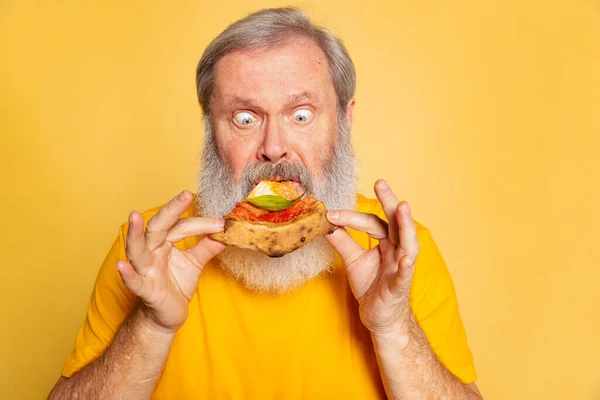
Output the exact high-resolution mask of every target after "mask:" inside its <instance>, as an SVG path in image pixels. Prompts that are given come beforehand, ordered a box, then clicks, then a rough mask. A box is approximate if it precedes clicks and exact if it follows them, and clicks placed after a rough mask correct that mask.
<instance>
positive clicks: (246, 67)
mask: <svg viewBox="0 0 600 400" xmlns="http://www.w3.org/2000/svg"><path fill="white" fill-rule="evenodd" d="M215 78H216V81H215V90H214V92H213V100H214V101H217V102H220V101H228V100H231V99H233V98H252V99H255V100H258V101H282V102H283V101H285V100H288V99H289V98H290V97H293V96H294V95H299V94H302V93H309V94H311V95H312V96H314V97H315V98H316V99H318V100H320V101H321V102H324V101H331V100H332V99H334V98H335V91H334V87H333V83H332V82H331V78H330V75H329V65H328V63H327V59H326V57H325V54H324V53H323V51H322V50H321V49H320V48H319V47H318V46H317V45H316V44H315V43H314V42H313V41H312V40H309V39H304V38H301V39H297V40H294V41H293V42H291V43H289V44H286V45H282V46H278V47H275V48H272V49H268V50H252V51H235V52H231V53H229V54H227V55H225V56H224V57H223V58H221V59H220V60H219V62H218V63H217V65H216V67H215Z"/></svg>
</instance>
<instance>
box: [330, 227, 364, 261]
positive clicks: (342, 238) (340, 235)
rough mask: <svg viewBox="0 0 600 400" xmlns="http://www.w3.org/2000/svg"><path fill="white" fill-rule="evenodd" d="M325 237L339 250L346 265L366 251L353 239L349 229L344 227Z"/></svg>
mask: <svg viewBox="0 0 600 400" xmlns="http://www.w3.org/2000/svg"><path fill="white" fill-rule="evenodd" d="M325 239H327V241H328V242H329V244H331V246H333V248H334V249H335V251H337V252H338V254H339V255H340V257H342V260H343V261H344V264H345V265H346V266H348V265H350V264H352V263H353V262H354V261H356V260H358V258H359V257H360V256H361V255H362V254H363V253H364V252H365V250H364V249H363V248H362V247H360V246H359V244H358V243H356V242H355V241H354V239H352V237H351V236H350V234H349V233H348V231H346V229H345V228H344V227H341V228H339V229H336V230H335V231H333V233H330V234H327V235H325Z"/></svg>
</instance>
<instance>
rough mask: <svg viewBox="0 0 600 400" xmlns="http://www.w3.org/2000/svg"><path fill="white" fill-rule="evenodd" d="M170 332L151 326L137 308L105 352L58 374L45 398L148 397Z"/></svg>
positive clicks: (168, 347)
mask: <svg viewBox="0 0 600 400" xmlns="http://www.w3.org/2000/svg"><path fill="white" fill-rule="evenodd" d="M173 336H174V334H173V333H167V332H162V331H160V330H158V329H157V328H155V327H153V326H152V325H151V324H150V323H149V322H148V319H147V317H146V316H145V315H144V313H143V311H142V310H141V309H140V308H137V309H136V310H135V311H133V312H132V313H131V315H130V316H129V317H128V318H127V319H125V321H124V322H123V324H122V325H121V327H120V328H119V331H118V332H117V335H116V336H115V338H114V340H113V342H112V343H111V345H110V346H109V347H108V349H107V350H106V351H105V352H104V354H103V355H102V356H100V357H99V358H98V359H96V360H95V361H94V362H92V363H91V364H89V365H88V366H87V367H85V368H84V369H82V370H81V371H79V372H77V373H76V374H75V375H73V376H72V377H71V378H68V379H66V378H61V380H59V382H58V383H57V385H56V386H55V387H54V389H53V390H52V392H51V393H50V396H49V397H48V399H49V400H54V399H61V400H63V399H90V400H94V399H103V400H104V399H149V398H150V396H151V394H152V392H153V390H154V388H155V386H156V383H157V382H158V379H159V377H160V375H161V373H162V370H163V367H164V365H165V362H166V360H167V356H168V355H169V350H170V348H171V343H172V341H173Z"/></svg>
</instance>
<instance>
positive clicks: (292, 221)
mask: <svg viewBox="0 0 600 400" xmlns="http://www.w3.org/2000/svg"><path fill="white" fill-rule="evenodd" d="M326 214H327V210H326V209H325V204H323V202H322V201H320V200H315V199H314V197H313V195H312V194H310V195H305V194H300V195H299V194H298V192H297V190H296V187H295V186H294V182H292V181H282V182H275V181H261V182H260V183H259V184H258V185H257V186H256V187H255V188H254V189H253V190H252V192H250V194H249V195H248V197H246V198H245V199H244V200H243V201H241V202H240V203H237V205H236V206H235V208H234V209H233V210H232V211H231V212H230V213H229V214H228V215H226V216H225V230H224V231H223V232H218V233H213V234H210V235H209V236H210V237H211V238H212V239H214V240H216V241H219V242H221V243H224V244H227V245H230V246H235V247H239V248H242V249H248V250H254V251H259V252H262V253H264V254H266V255H268V256H269V257H281V256H283V255H285V254H287V253H290V252H292V251H294V250H296V249H298V248H300V247H302V246H304V245H306V244H308V243H310V242H311V241H313V240H314V239H316V238H317V237H319V236H322V235H324V234H326V233H331V232H333V231H334V230H335V228H336V226H335V225H332V224H330V223H329V221H327V218H326Z"/></svg>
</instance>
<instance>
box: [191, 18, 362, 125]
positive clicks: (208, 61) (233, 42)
mask: <svg viewBox="0 0 600 400" xmlns="http://www.w3.org/2000/svg"><path fill="white" fill-rule="evenodd" d="M297 37H306V38H309V39H312V40H313V41H314V42H315V43H316V44H317V45H318V46H319V47H320V48H321V50H323V53H324V54H325V57H326V58H327V61H328V63H329V72H330V75H331V80H332V82H333V86H334V88H335V92H336V95H337V101H338V112H339V113H341V114H342V115H344V114H345V113H346V106H347V105H348V103H349V102H350V100H351V99H352V97H353V96H354V92H355V91H356V71H355V69H354V64H353V63H352V60H351V59H350V56H349V55H348V51H347V50H346V48H345V47H344V45H343V44H342V42H341V40H340V39H339V38H337V37H335V36H334V35H333V34H332V33H330V32H328V31H327V30H325V29H324V28H322V27H319V26H316V25H314V24H313V23H312V22H311V21H310V19H309V18H308V16H307V15H306V14H305V13H304V12H302V11H301V10H299V9H297V8H292V7H285V8H268V9H264V10H260V11H257V12H255V13H252V14H250V15H248V16H247V17H245V18H243V19H240V20H238V21H236V22H234V23H233V24H231V25H230V26H228V27H227V29H225V30H224V31H223V32H222V33H221V34H220V35H219V36H217V37H216V38H215V39H214V40H213V41H212V42H211V43H210V44H209V45H208V47H207V48H206V50H205V51H204V54H203V55H202V58H201V59H200V62H199V63H198V68H197V69H196V89H197V90H198V101H199V102H200V106H201V107H202V112H203V113H204V117H205V119H206V120H207V121H208V117H210V99H211V96H212V93H213V89H214V84H215V72H214V69H215V65H216V64H217V62H218V61H219V60H220V59H221V58H222V57H223V56H225V55H226V54H227V53H230V52H232V51H236V50H266V49H269V48H274V47H277V46H282V45H285V44H287V43H289V42H290V41H292V40H293V39H294V38H297Z"/></svg>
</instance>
